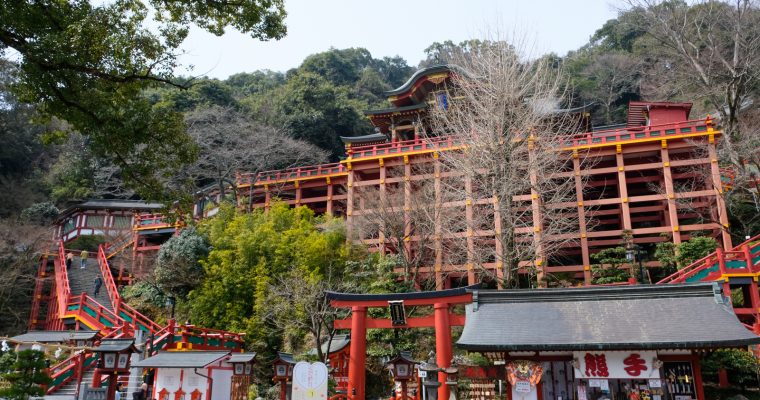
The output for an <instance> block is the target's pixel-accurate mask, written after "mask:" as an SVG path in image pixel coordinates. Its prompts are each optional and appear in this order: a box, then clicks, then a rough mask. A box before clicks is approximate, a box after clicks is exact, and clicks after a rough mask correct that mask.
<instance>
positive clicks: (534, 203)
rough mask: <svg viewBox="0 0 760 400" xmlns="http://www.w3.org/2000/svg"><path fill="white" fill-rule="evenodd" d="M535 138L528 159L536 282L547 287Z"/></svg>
mask: <svg viewBox="0 0 760 400" xmlns="http://www.w3.org/2000/svg"><path fill="white" fill-rule="evenodd" d="M534 146H535V143H534V138H533V136H532V135H531V137H530V138H529V139H528V157H529V160H530V161H529V162H530V165H529V166H528V167H529V168H530V173H529V175H530V187H531V188H530V202H531V214H532V216H533V243H534V246H535V253H536V260H535V263H534V265H535V267H536V271H537V272H536V281H537V284H538V287H544V286H546V282H545V281H544V276H545V275H546V266H547V264H548V263H547V261H548V260H547V259H546V254H545V252H544V243H543V230H544V224H543V218H542V215H541V194H540V193H538V191H537V190H536V187H537V186H538V175H536V170H535V168H534V167H533V163H534V159H535V151H534Z"/></svg>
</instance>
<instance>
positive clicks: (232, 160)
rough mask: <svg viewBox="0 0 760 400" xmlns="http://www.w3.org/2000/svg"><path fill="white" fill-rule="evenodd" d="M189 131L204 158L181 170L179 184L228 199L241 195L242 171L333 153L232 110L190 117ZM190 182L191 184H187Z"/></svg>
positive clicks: (213, 109)
mask: <svg viewBox="0 0 760 400" xmlns="http://www.w3.org/2000/svg"><path fill="white" fill-rule="evenodd" d="M186 121H187V125H188V133H189V134H190V136H191V137H192V138H193V139H194V140H195V142H196V144H197V145H198V148H199V150H200V151H199V154H198V159H197V160H196V161H195V162H193V163H191V164H189V165H187V166H186V167H184V168H183V169H182V170H181V173H180V174H179V175H178V177H175V178H173V179H172V180H173V183H174V184H175V185H178V186H182V185H183V183H187V184H189V185H190V186H191V188H192V189H193V191H196V190H199V189H202V188H205V187H208V186H215V187H216V189H217V191H218V193H219V194H220V195H221V197H222V198H224V196H225V194H226V193H227V188H232V194H233V195H235V196H236V195H237V181H236V179H235V177H236V173H237V172H246V173H250V174H254V175H255V174H256V173H257V172H259V171H265V170H272V169H280V168H288V167H293V166H296V165H304V164H306V165H308V164H319V163H322V162H325V161H326V160H327V154H326V153H325V152H324V151H322V150H321V149H319V148H317V147H316V146H314V145H311V144H309V143H307V142H305V141H303V140H297V139H293V138H292V137H291V136H290V135H288V134H287V133H285V132H282V131H279V130H277V129H274V128H272V127H269V126H265V125H262V124H261V123H257V122H254V121H252V120H251V119H250V118H248V117H247V116H245V115H244V114H242V113H240V112H237V111H234V110H233V109H230V108H222V107H218V106H212V107H208V108H201V109H198V110H196V111H195V112H193V113H190V114H188V115H187V117H186ZM183 181H185V182H183Z"/></svg>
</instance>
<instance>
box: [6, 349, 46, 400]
mask: <svg viewBox="0 0 760 400" xmlns="http://www.w3.org/2000/svg"><path fill="white" fill-rule="evenodd" d="M16 354H17V355H18V358H17V359H16V362H15V363H13V366H12V367H11V368H12V370H13V371H12V372H8V373H5V374H3V378H5V380H7V381H8V382H10V384H11V385H10V387H8V388H5V389H2V390H0V398H3V399H7V400H27V399H28V398H29V397H30V396H43V395H44V394H45V390H44V389H43V388H42V386H43V385H49V384H50V382H52V379H50V377H49V376H48V375H47V374H46V373H45V368H47V361H46V360H45V353H43V352H41V351H37V350H23V351H20V352H18V353H16Z"/></svg>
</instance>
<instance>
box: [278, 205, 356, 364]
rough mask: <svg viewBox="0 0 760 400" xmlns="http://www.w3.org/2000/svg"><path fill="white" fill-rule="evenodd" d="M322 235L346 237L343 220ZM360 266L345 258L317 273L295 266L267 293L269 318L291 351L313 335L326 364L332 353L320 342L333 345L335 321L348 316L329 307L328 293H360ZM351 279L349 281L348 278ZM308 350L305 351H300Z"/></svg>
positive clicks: (324, 226) (328, 223)
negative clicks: (332, 233)
mask: <svg viewBox="0 0 760 400" xmlns="http://www.w3.org/2000/svg"><path fill="white" fill-rule="evenodd" d="M321 229H322V232H326V231H335V230H337V231H339V233H338V234H339V235H342V236H344V237H345V232H343V230H344V229H345V226H344V224H343V223H342V221H338V220H334V219H331V220H328V221H326V222H325V223H323V224H322V227H321ZM359 266H361V265H360V264H358V263H347V262H346V260H345V259H344V258H336V259H335V261H334V262H328V263H327V264H326V265H324V267H323V268H322V271H321V273H315V271H313V270H311V268H309V267H311V266H309V265H305V266H302V267H300V268H297V267H294V268H292V269H291V270H290V271H287V272H285V273H284V274H283V275H281V276H279V277H276V278H275V279H274V282H273V283H272V284H271V285H270V287H269V293H268V294H267V304H268V308H267V309H268V314H267V315H266V319H267V320H268V321H271V323H272V324H273V325H274V326H276V327H277V329H278V330H279V331H280V332H281V335H282V337H283V341H284V342H285V343H287V346H288V347H289V348H293V349H299V347H300V345H301V344H302V343H303V337H304V334H305V333H307V334H308V335H310V336H311V340H310V341H309V343H311V344H313V345H314V348H316V351H317V358H318V359H319V360H320V361H322V362H327V356H328V355H329V353H330V349H329V348H328V349H327V351H326V352H323V351H322V346H321V343H323V342H330V341H331V340H332V339H333V337H334V336H335V333H336V332H337V330H336V329H335V327H334V325H333V322H334V321H335V320H337V319H339V318H345V317H346V316H347V315H348V312H347V311H346V310H342V309H336V308H333V307H332V306H331V305H330V300H329V299H328V298H327V296H326V293H325V291H334V292H358V290H359V288H360V278H361V271H360V270H359V268H357V267H359ZM349 276H350V277H352V278H351V279H347V277H349ZM301 350H305V349H301Z"/></svg>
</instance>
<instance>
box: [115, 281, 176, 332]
mask: <svg viewBox="0 0 760 400" xmlns="http://www.w3.org/2000/svg"><path fill="white" fill-rule="evenodd" d="M121 296H122V298H123V299H124V301H125V302H127V304H129V305H130V306H132V307H134V308H135V309H136V310H137V311H139V312H140V313H142V314H144V315H146V316H148V317H149V318H151V319H153V321H156V322H158V323H162V322H163V321H164V320H165V319H166V315H167V310H166V296H165V295H164V293H162V292H161V290H160V289H159V288H158V286H156V285H155V284H153V283H151V282H146V281H138V282H136V283H134V284H132V285H129V286H126V287H124V288H123V289H121Z"/></svg>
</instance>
